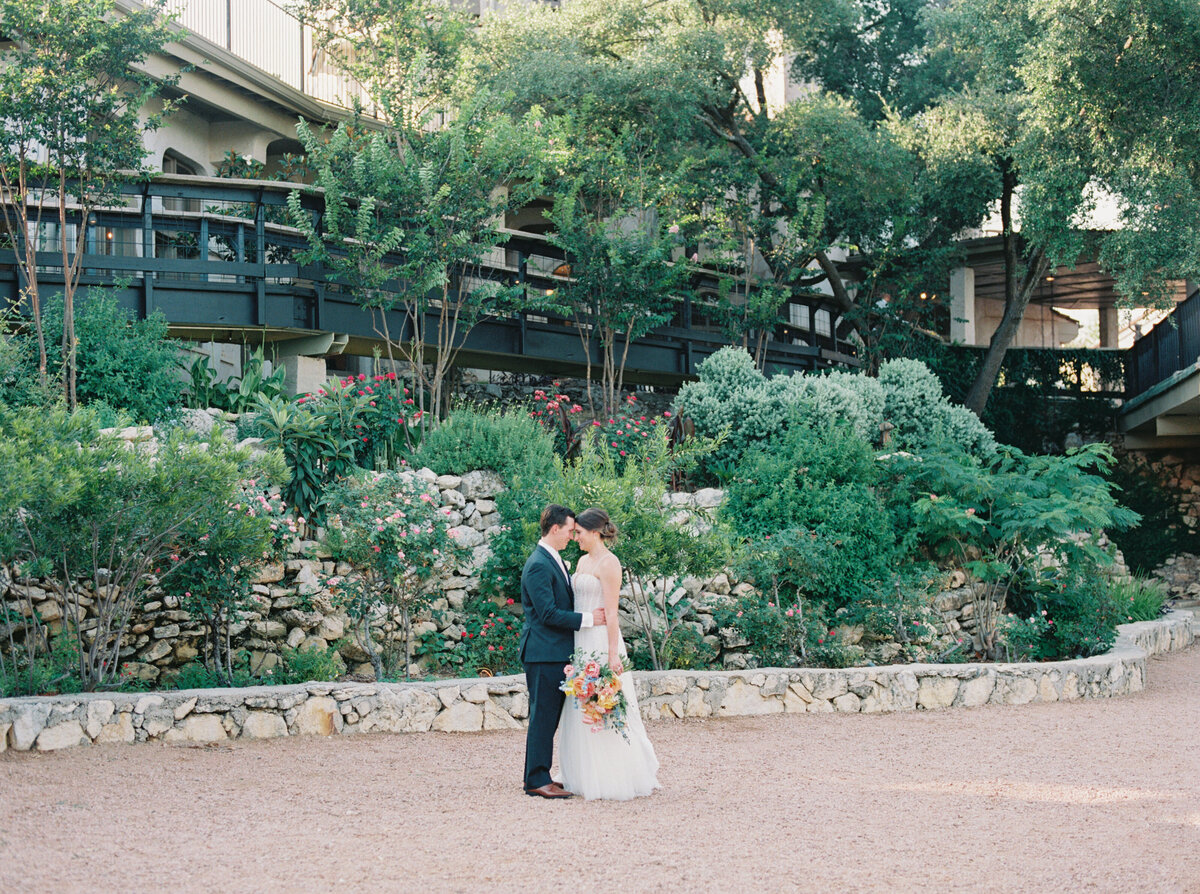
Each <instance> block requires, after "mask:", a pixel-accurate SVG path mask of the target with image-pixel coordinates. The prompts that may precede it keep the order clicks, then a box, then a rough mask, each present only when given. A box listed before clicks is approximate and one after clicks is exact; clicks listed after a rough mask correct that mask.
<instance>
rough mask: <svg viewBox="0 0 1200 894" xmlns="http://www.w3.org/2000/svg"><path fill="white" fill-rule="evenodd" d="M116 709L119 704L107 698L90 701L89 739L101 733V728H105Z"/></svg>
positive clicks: (88, 715)
mask: <svg viewBox="0 0 1200 894" xmlns="http://www.w3.org/2000/svg"><path fill="white" fill-rule="evenodd" d="M116 709H117V706H116V705H114V704H113V703H112V702H110V701H108V700H107V699H97V700H96V701H92V702H88V707H87V727H86V731H87V734H88V738H89V739H94V738H96V736H98V735H100V730H101V729H103V728H104V724H106V723H108V721H109V719H110V718H111V717H112V716H113V712H114V711H116Z"/></svg>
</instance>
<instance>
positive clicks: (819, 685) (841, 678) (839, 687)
mask: <svg viewBox="0 0 1200 894" xmlns="http://www.w3.org/2000/svg"><path fill="white" fill-rule="evenodd" d="M801 679H802V681H803V683H804V685H805V686H807V687H808V689H809V691H810V692H812V696H813V698H814V699H817V700H832V699H835V698H837V697H838V696H839V695H845V694H846V693H847V692H849V691H850V681H849V680H848V679H846V675H845V674H842V673H838V672H837V671H815V672H813V674H812V677H811V682H810V681H809V679H805V678H803V677H802V678H801Z"/></svg>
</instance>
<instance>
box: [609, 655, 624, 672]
mask: <svg viewBox="0 0 1200 894" xmlns="http://www.w3.org/2000/svg"><path fill="white" fill-rule="evenodd" d="M608 666H609V667H610V668H612V672H613V673H614V674H616V675H617V676H618V677H619V676H621V674H623V673H625V665H624V664H622V663H621V659H620V658H614V657H613V656H612V655H609V656H608Z"/></svg>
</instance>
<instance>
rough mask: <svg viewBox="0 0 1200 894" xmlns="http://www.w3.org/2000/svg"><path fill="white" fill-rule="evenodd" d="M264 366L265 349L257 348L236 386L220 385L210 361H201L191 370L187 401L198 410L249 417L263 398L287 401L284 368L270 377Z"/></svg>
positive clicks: (279, 367) (197, 360) (243, 365)
mask: <svg viewBox="0 0 1200 894" xmlns="http://www.w3.org/2000/svg"><path fill="white" fill-rule="evenodd" d="M263 365H264V361H263V353H262V349H261V348H256V349H255V350H254V352H253V353H252V354H251V355H250V357H249V358H248V359H247V360H246V361H245V362H244V363H243V364H242V374H241V376H240V377H239V378H238V380H237V383H236V385H235V384H233V383H232V382H218V381H217V380H216V378H217V374H216V372H215V371H214V370H213V368H212V367H211V366H210V365H209V363H208V358H207V357H203V356H202V357H197V358H196V359H195V360H194V361H193V362H192V365H191V367H190V368H189V370H188V372H189V375H190V376H191V386H190V387H189V388H188V390H187V392H186V393H185V396H184V401H185V402H186V404H187V405H188V406H189V407H192V408H194V409H197V410H205V409H208V408H209V407H216V408H217V409H220V410H227V411H228V412H230V413H245V412H246V411H247V410H250V409H251V408H252V407H253V405H254V402H255V400H256V399H257V398H258V397H259V396H262V397H265V398H278V397H283V396H284V395H285V394H286V392H285V391H284V387H283V378H284V369H283V366H282V365H280V366H277V367H276V369H275V370H274V371H273V372H272V373H271V374H270V375H269V376H268V375H266V374H265V373H264V371H263Z"/></svg>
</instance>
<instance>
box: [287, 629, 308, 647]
mask: <svg viewBox="0 0 1200 894" xmlns="http://www.w3.org/2000/svg"><path fill="white" fill-rule="evenodd" d="M302 642H304V630H303V629H302V628H300V627H293V628H292V629H291V630H289V631H288V635H287V644H288V648H289V649H295V648H298V647H299V645H300V644H301V643H302Z"/></svg>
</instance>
